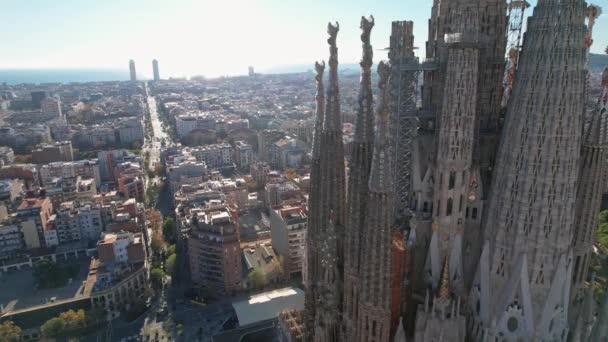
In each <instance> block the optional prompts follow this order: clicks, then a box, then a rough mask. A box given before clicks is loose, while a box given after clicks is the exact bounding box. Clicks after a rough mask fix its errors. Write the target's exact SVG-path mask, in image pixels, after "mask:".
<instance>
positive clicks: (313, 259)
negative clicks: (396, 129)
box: [305, 23, 346, 342]
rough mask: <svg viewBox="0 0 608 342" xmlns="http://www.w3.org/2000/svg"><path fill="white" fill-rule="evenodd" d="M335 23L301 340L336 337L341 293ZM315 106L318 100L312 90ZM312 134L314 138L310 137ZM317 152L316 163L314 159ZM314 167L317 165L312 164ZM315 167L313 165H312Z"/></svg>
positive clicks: (327, 341) (341, 177)
mask: <svg viewBox="0 0 608 342" xmlns="http://www.w3.org/2000/svg"><path fill="white" fill-rule="evenodd" d="M338 27H339V26H338V24H336V25H332V24H331V23H330V24H328V26H327V33H328V34H329V39H328V40H327V42H328V43H329V52H330V56H329V62H328V65H329V72H328V73H329V77H328V86H327V90H326V98H325V111H324V112H323V113H324V115H323V122H322V124H323V128H322V130H321V132H320V134H318V132H316V133H315V136H316V137H317V136H319V137H320V140H319V141H318V142H315V143H314V145H316V144H317V143H318V145H316V146H313V148H314V149H317V150H316V151H314V152H316V153H314V154H313V169H314V170H312V171H313V172H312V173H313V174H311V193H310V205H309V207H310V209H311V211H310V214H309V218H310V219H309V227H308V229H309V232H311V234H308V236H307V247H309V248H310V250H308V251H307V258H308V262H309V263H311V265H309V267H308V268H307V270H309V274H308V284H307V286H308V291H307V292H308V295H307V297H306V299H305V301H306V303H305V308H306V315H305V316H306V341H319V342H333V341H338V340H340V330H341V311H342V296H343V293H342V292H343V288H342V286H343V285H342V284H343V279H342V278H343V274H344V269H343V263H344V261H343V259H344V257H343V254H344V252H343V248H342V244H343V241H344V223H345V216H346V215H345V172H344V146H343V142H342V119H341V113H340V96H339V85H338V48H337V46H336V38H337V35H338ZM319 70H322V68H321V67H320V65H317V90H318V92H322V91H323V89H322V83H321V80H322V76H320V75H319ZM317 96H318V97H317V106H318V108H319V107H321V103H322V100H323V99H322V98H321V97H320V96H319V94H317ZM316 137H315V139H316ZM317 155H318V164H316V163H317V160H315V159H314V158H316V157H317ZM317 165H318V168H317ZM315 168H316V169H315Z"/></svg>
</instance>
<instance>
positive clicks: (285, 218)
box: [270, 205, 308, 277]
mask: <svg viewBox="0 0 608 342" xmlns="http://www.w3.org/2000/svg"><path fill="white" fill-rule="evenodd" d="M307 220H308V215H307V213H306V208H305V207H304V205H284V206H276V207H273V208H272V209H271V210H270V230H271V236H272V245H273V247H274V249H275V251H276V252H277V254H278V255H280V256H282V257H283V258H284V263H285V265H284V268H285V270H286V272H288V274H289V275H290V276H292V277H301V276H302V272H303V269H302V267H303V263H304V258H305V248H306V230H307Z"/></svg>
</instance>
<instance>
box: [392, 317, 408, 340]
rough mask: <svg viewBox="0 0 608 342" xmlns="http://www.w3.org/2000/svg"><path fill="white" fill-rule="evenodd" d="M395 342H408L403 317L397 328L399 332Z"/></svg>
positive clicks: (396, 334) (400, 318)
mask: <svg viewBox="0 0 608 342" xmlns="http://www.w3.org/2000/svg"><path fill="white" fill-rule="evenodd" d="M393 342H407V338H406V335H405V329H404V328H403V316H401V317H399V325H398V326H397V332H396V333H395V338H393Z"/></svg>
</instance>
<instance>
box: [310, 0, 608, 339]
mask: <svg viewBox="0 0 608 342" xmlns="http://www.w3.org/2000/svg"><path fill="white" fill-rule="evenodd" d="M507 7H508V4H507V2H506V1H505V0H434V2H433V7H432V13H431V19H430V20H429V37H428V40H427V43H426V58H425V59H424V60H420V59H419V58H417V57H416V56H415V54H414V50H415V48H414V45H413V41H414V37H413V25H414V24H413V22H410V21H399V22H394V23H393V25H392V33H391V40H390V48H389V54H388V57H389V61H387V62H380V63H378V69H377V73H378V83H377V87H378V92H377V96H376V99H375V100H374V98H373V96H372V88H373V84H372V69H371V67H372V64H373V60H372V57H373V53H372V47H371V44H370V35H371V31H372V28H373V27H374V24H375V23H374V19H373V17H371V18H370V19H368V18H365V17H363V18H362V19H361V25H360V29H361V31H362V33H361V42H362V51H363V53H362V59H361V63H360V66H361V78H360V91H359V99H358V113H357V116H356V131H355V137H354V144H353V150H352V151H353V152H352V155H351V158H350V163H349V165H348V167H349V177H348V181H347V180H346V177H345V167H344V151H343V148H342V133H341V125H342V123H341V121H340V118H341V115H340V106H339V102H340V98H339V84H338V72H337V71H338V70H337V67H338V61H337V47H336V37H337V33H338V25H337V24H336V25H331V24H330V25H329V26H328V33H329V39H328V43H329V46H330V57H329V63H328V65H329V77H328V83H329V84H328V89H327V91H326V93H325V90H324V84H323V72H324V67H325V64H317V67H316V71H317V78H316V80H317V124H316V127H315V138H314V144H313V155H312V160H313V166H312V174H311V194H310V202H309V210H310V214H309V220H310V222H309V226H308V227H309V234H308V237H307V239H308V241H307V257H308V263H307V265H308V266H307V267H308V269H307V279H306V305H305V306H306V312H305V315H304V316H305V324H306V340H307V341H369V342H373V341H393V340H394V341H406V340H408V341H464V340H465V339H466V340H472V341H495V340H500V341H568V340H576V341H586V340H601V339H603V338H606V337H607V333H608V332H607V330H608V328H606V325H607V324H608V321H607V320H608V314H607V312H608V307H606V303H604V304H603V305H600V306H597V305H595V301H594V300H593V293H592V291H591V290H589V288H590V287H591V286H592V285H593V283H592V282H591V283H589V282H587V280H588V279H589V277H590V275H589V272H588V269H589V265H590V262H591V261H590V259H591V251H592V243H593V237H594V232H595V229H596V226H597V213H598V212H599V205H600V201H601V192H602V189H604V188H605V187H606V184H605V182H606V180H605V177H603V175H604V173H605V169H606V167H607V165H606V159H607V157H608V149H607V148H608V113H607V106H608V104H607V103H608V72H606V73H605V74H604V78H603V82H604V83H603V93H602V96H601V98H600V99H599V101H598V103H597V108H587V106H586V104H585V101H586V96H587V88H588V84H587V82H588V71H587V60H588V48H589V45H590V44H589V41H590V40H589V36H588V34H589V30H588V27H587V25H586V24H585V18H586V15H587V11H588V7H587V4H586V3H585V2H584V1H581V0H539V1H538V3H537V4H536V6H535V8H534V12H533V14H532V16H531V17H530V18H529V19H528V26H527V32H526V33H525V36H524V40H523V47H522V49H521V52H520V55H519V59H518V65H517V71H516V74H515V81H514V85H513V89H512V92H511V93H510V98H509V101H504V102H506V107H505V108H503V107H501V103H503V101H502V96H503V75H504V72H505V70H504V66H505V62H504V61H505V47H506V35H507V33H506V31H507V22H508V18H507ZM419 80H422V85H420V84H419ZM587 112H590V113H591V114H590V115H589V118H587V117H586V113H587ZM395 233H399V234H395ZM395 236H399V237H400V238H402V239H403V241H401V242H402V243H401V246H405V250H406V253H405V255H406V258H405V259H404V260H400V261H399V262H397V261H396V260H394V255H395V254H394V253H393V252H394V251H393V250H392V247H391V246H393V242H394V238H395ZM402 261H403V262H402ZM402 263H404V264H406V267H405V268H402V269H401V270H397V271H396V267H395V265H401V264H402ZM399 267H401V266H399ZM399 267H397V268H399ZM394 284H399V288H397V289H396V288H395V285H394ZM395 294H400V295H399V296H398V297H396V295H395Z"/></svg>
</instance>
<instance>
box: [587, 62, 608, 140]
mask: <svg viewBox="0 0 608 342" xmlns="http://www.w3.org/2000/svg"><path fill="white" fill-rule="evenodd" d="M602 88H603V91H602V94H601V95H600V98H599V100H598V105H597V108H596V109H595V110H594V112H593V114H592V115H591V120H590V122H589V126H588V127H587V129H586V130H585V144H586V145H591V146H594V145H608V68H606V69H604V73H603V74H602Z"/></svg>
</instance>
